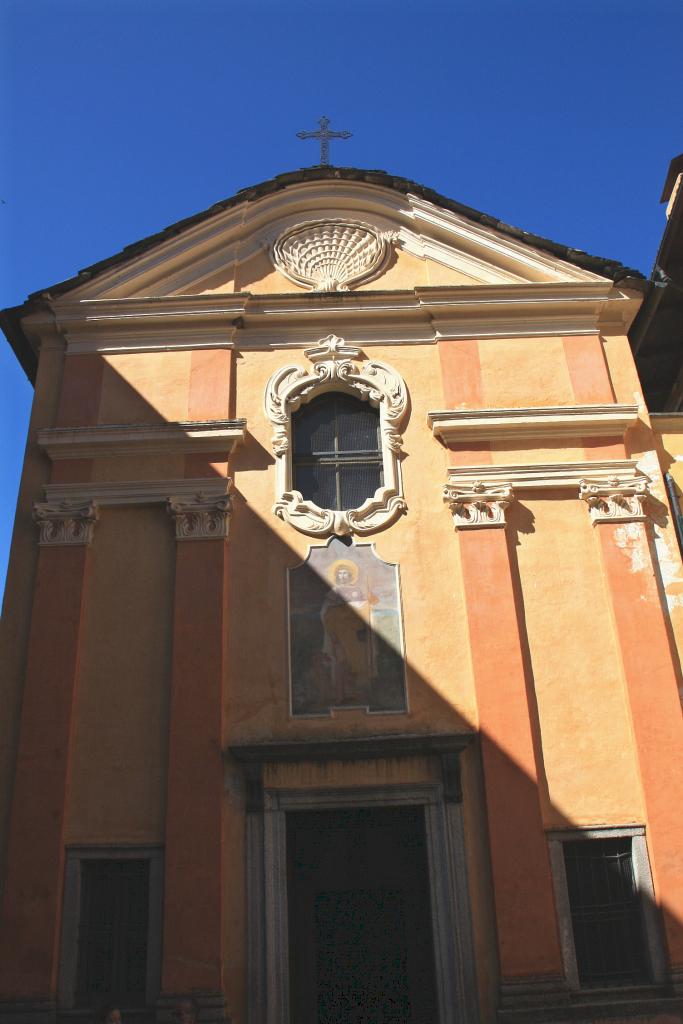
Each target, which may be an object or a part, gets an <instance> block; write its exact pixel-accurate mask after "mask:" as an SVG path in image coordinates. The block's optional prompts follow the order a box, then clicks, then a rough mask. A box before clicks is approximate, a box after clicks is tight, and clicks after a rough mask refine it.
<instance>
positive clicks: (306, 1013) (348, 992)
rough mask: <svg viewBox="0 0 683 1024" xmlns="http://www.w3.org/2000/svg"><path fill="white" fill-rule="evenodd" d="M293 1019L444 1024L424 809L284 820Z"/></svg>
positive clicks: (309, 1023) (320, 1023) (304, 1022)
mask: <svg viewBox="0 0 683 1024" xmlns="http://www.w3.org/2000/svg"><path fill="white" fill-rule="evenodd" d="M287 845H288V881H289V893H288V896H289V937H290V969H291V979H290V980H291V993H292V1005H291V1020H292V1021H293V1022H296V1024H438V1017H437V1011H436V998H435V989H434V951H433V941H432V928H431V911H430V895H429V878H428V866H427V850H426V839H425V828H424V812H423V810H422V808H420V807H383V808H377V809H374V808H372V809H371V808H357V809H353V810H347V809H345V810H338V811H336V810H335V811H307V812H301V813H296V814H288V815H287Z"/></svg>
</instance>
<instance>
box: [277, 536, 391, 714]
mask: <svg viewBox="0 0 683 1024" xmlns="http://www.w3.org/2000/svg"><path fill="white" fill-rule="evenodd" d="M289 629H290V671H291V687H292V713H293V714H294V715H320V714H330V712H331V711H332V710H333V709H334V708H352V707H360V708H366V709H367V710H368V711H371V712H379V711H392V712H396V711H405V710H406V695H405V667H404V662H403V637H402V632H403V631H402V626H401V608H400V599H399V589H398V568H397V566H395V565H392V564H390V563H387V562H383V561H382V560H381V559H380V558H378V557H377V556H376V554H375V552H374V550H373V548H372V545H369V544H357V545H345V544H344V543H343V542H342V541H341V540H339V539H338V538H336V537H335V538H333V539H332V540H331V541H329V542H328V544H326V545H325V546H324V547H313V548H311V551H310V553H309V556H308V558H307V560H306V562H305V563H304V564H303V565H300V566H297V567H296V568H294V569H291V570H290V571H289Z"/></svg>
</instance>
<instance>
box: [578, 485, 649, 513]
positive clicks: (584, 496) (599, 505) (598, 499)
mask: <svg viewBox="0 0 683 1024" xmlns="http://www.w3.org/2000/svg"><path fill="white" fill-rule="evenodd" d="M649 496H650V489H649V481H648V479H647V478H646V477H644V476H641V477H636V478H635V479H632V480H620V479H619V477H616V476H615V477H610V478H609V479H608V480H580V481H579V497H580V498H581V500H582V501H585V502H586V504H587V505H588V508H589V510H590V517H591V520H592V522H593V523H631V522H642V521H643V520H645V519H647V512H646V511H645V504H646V502H647V500H648V498H649Z"/></svg>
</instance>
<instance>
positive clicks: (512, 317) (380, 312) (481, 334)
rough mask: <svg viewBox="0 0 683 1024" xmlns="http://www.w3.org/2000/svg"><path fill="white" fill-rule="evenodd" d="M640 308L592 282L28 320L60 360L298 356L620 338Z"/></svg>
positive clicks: (290, 297) (97, 306)
mask: <svg viewBox="0 0 683 1024" xmlns="http://www.w3.org/2000/svg"><path fill="white" fill-rule="evenodd" d="M639 303H640V297H634V296H633V295H631V294H629V293H627V292H626V291H625V290H622V289H620V288H619V287H618V286H615V285H613V284H612V283H611V282H606V281H603V280H598V281H582V282H570V283H567V282H552V283H538V282H534V283H531V284H529V283H521V284H514V285H502V284H496V285H472V286H469V285H461V286H458V287H451V286H448V287H438V286H434V287H426V286H421V287H416V288H412V289H403V290H392V291H381V290H372V291H357V292H331V293H324V294H321V293H316V292H304V293H298V294H291V293H290V294H275V295H252V294H250V293H245V292H240V293H234V294H228V295H226V294H220V295H216V294H213V295H212V294H207V295H170V296H161V297H148V298H102V299H88V300H85V299H84V300H82V301H80V302H74V301H73V299H68V300H67V299H63V300H56V301H55V302H53V303H52V311H51V314H50V316H49V318H47V316H46V314H45V313H41V314H35V315H34V316H37V317H42V318H44V321H45V322H44V331H47V330H48V329H49V330H50V331H51V332H52V333H54V326H55V322H56V324H57V326H58V329H59V331H60V332H61V334H62V335H63V336H64V337H65V339H66V346H67V351H68V352H69V353H70V354H74V355H76V354H85V353H90V352H103V353H106V352H135V351H167V350H183V349H193V348H232V347H236V348H277V347H287V346H291V347H301V346H302V345H305V344H310V343H312V341H313V340H314V339H315V338H319V337H320V336H321V334H323V333H324V332H325V330H329V329H330V327H331V326H332V327H333V328H334V330H335V331H337V332H343V334H344V337H345V338H346V339H347V341H349V342H352V343H354V344H360V345H373V344H377V345H380V344H387V343H396V344H406V343H410V344H416V343H422V344H433V343H434V342H436V341H447V340H449V339H467V338H473V339H477V338H498V337H499V338H515V337H524V338H528V337H539V338H543V337H549V336H570V335H582V334H595V333H596V332H598V331H600V330H601V329H602V327H603V324H604V323H607V322H609V324H610V325H611V327H610V329H614V330H621V331H622V332H623V331H625V330H626V328H627V326H628V324H629V323H630V321H631V319H632V318H633V316H634V315H635V313H636V311H637V308H638V306H639ZM33 319H34V317H28V318H27V320H26V323H27V324H28V321H29V320H33ZM34 326H36V328H39V327H40V325H39V324H37V323H36V324H35V325H34ZM307 332H309V333H308V334H307Z"/></svg>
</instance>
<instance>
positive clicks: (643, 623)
mask: <svg viewBox="0 0 683 1024" xmlns="http://www.w3.org/2000/svg"><path fill="white" fill-rule="evenodd" d="M580 494H581V497H582V498H583V500H584V501H585V502H586V504H587V505H588V509H589V512H590V515H591V519H592V521H593V524H594V526H595V532H596V536H597V541H598V544H599V547H600V553H601V558H602V564H603V568H604V572H605V579H606V585H607V589H608V592H609V596H610V600H611V605H612V613H613V619H614V625H615V629H616V634H617V639H618V643H619V648H620V652H621V660H622V665H623V672H624V679H625V684H626V693H627V699H628V702H629V705H630V711H631V723H632V728H633V738H634V745H635V750H636V756H637V758H638V767H639V772H640V779H641V785H642V792H643V803H644V807H645V817H646V829H647V832H646V835H647V844H648V850H649V854H650V860H651V867H652V876H653V882H654V890H655V899H656V902H657V904H658V905H659V907H660V908H661V912H662V918H663V922H664V931H665V936H666V942H667V947H668V955H669V970H670V972H671V980H672V982H673V983H674V985H680V978H681V976H683V923H682V922H683V818H682V817H681V813H680V809H681V807H683V773H682V772H681V770H680V764H681V751H682V750H683V721H682V719H681V707H680V701H679V696H678V687H677V682H678V680H677V665H676V663H675V662H674V660H673V657H672V641H671V639H670V636H669V629H670V626H669V620H668V612H667V609H666V607H665V605H664V603H663V598H662V596H661V591H660V586H659V580H658V567H657V564H656V556H653V543H652V538H651V536H650V529H651V527H650V524H649V522H648V514H647V513H648V502H649V500H650V499H649V491H648V486H647V481H645V480H644V479H643V480H640V481H635V482H631V481H623V480H619V479H618V478H614V479H612V480H610V481H609V483H608V484H607V485H606V486H604V485H601V484H600V483H594V482H591V481H590V480H585V481H582V484H581V488H580Z"/></svg>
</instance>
